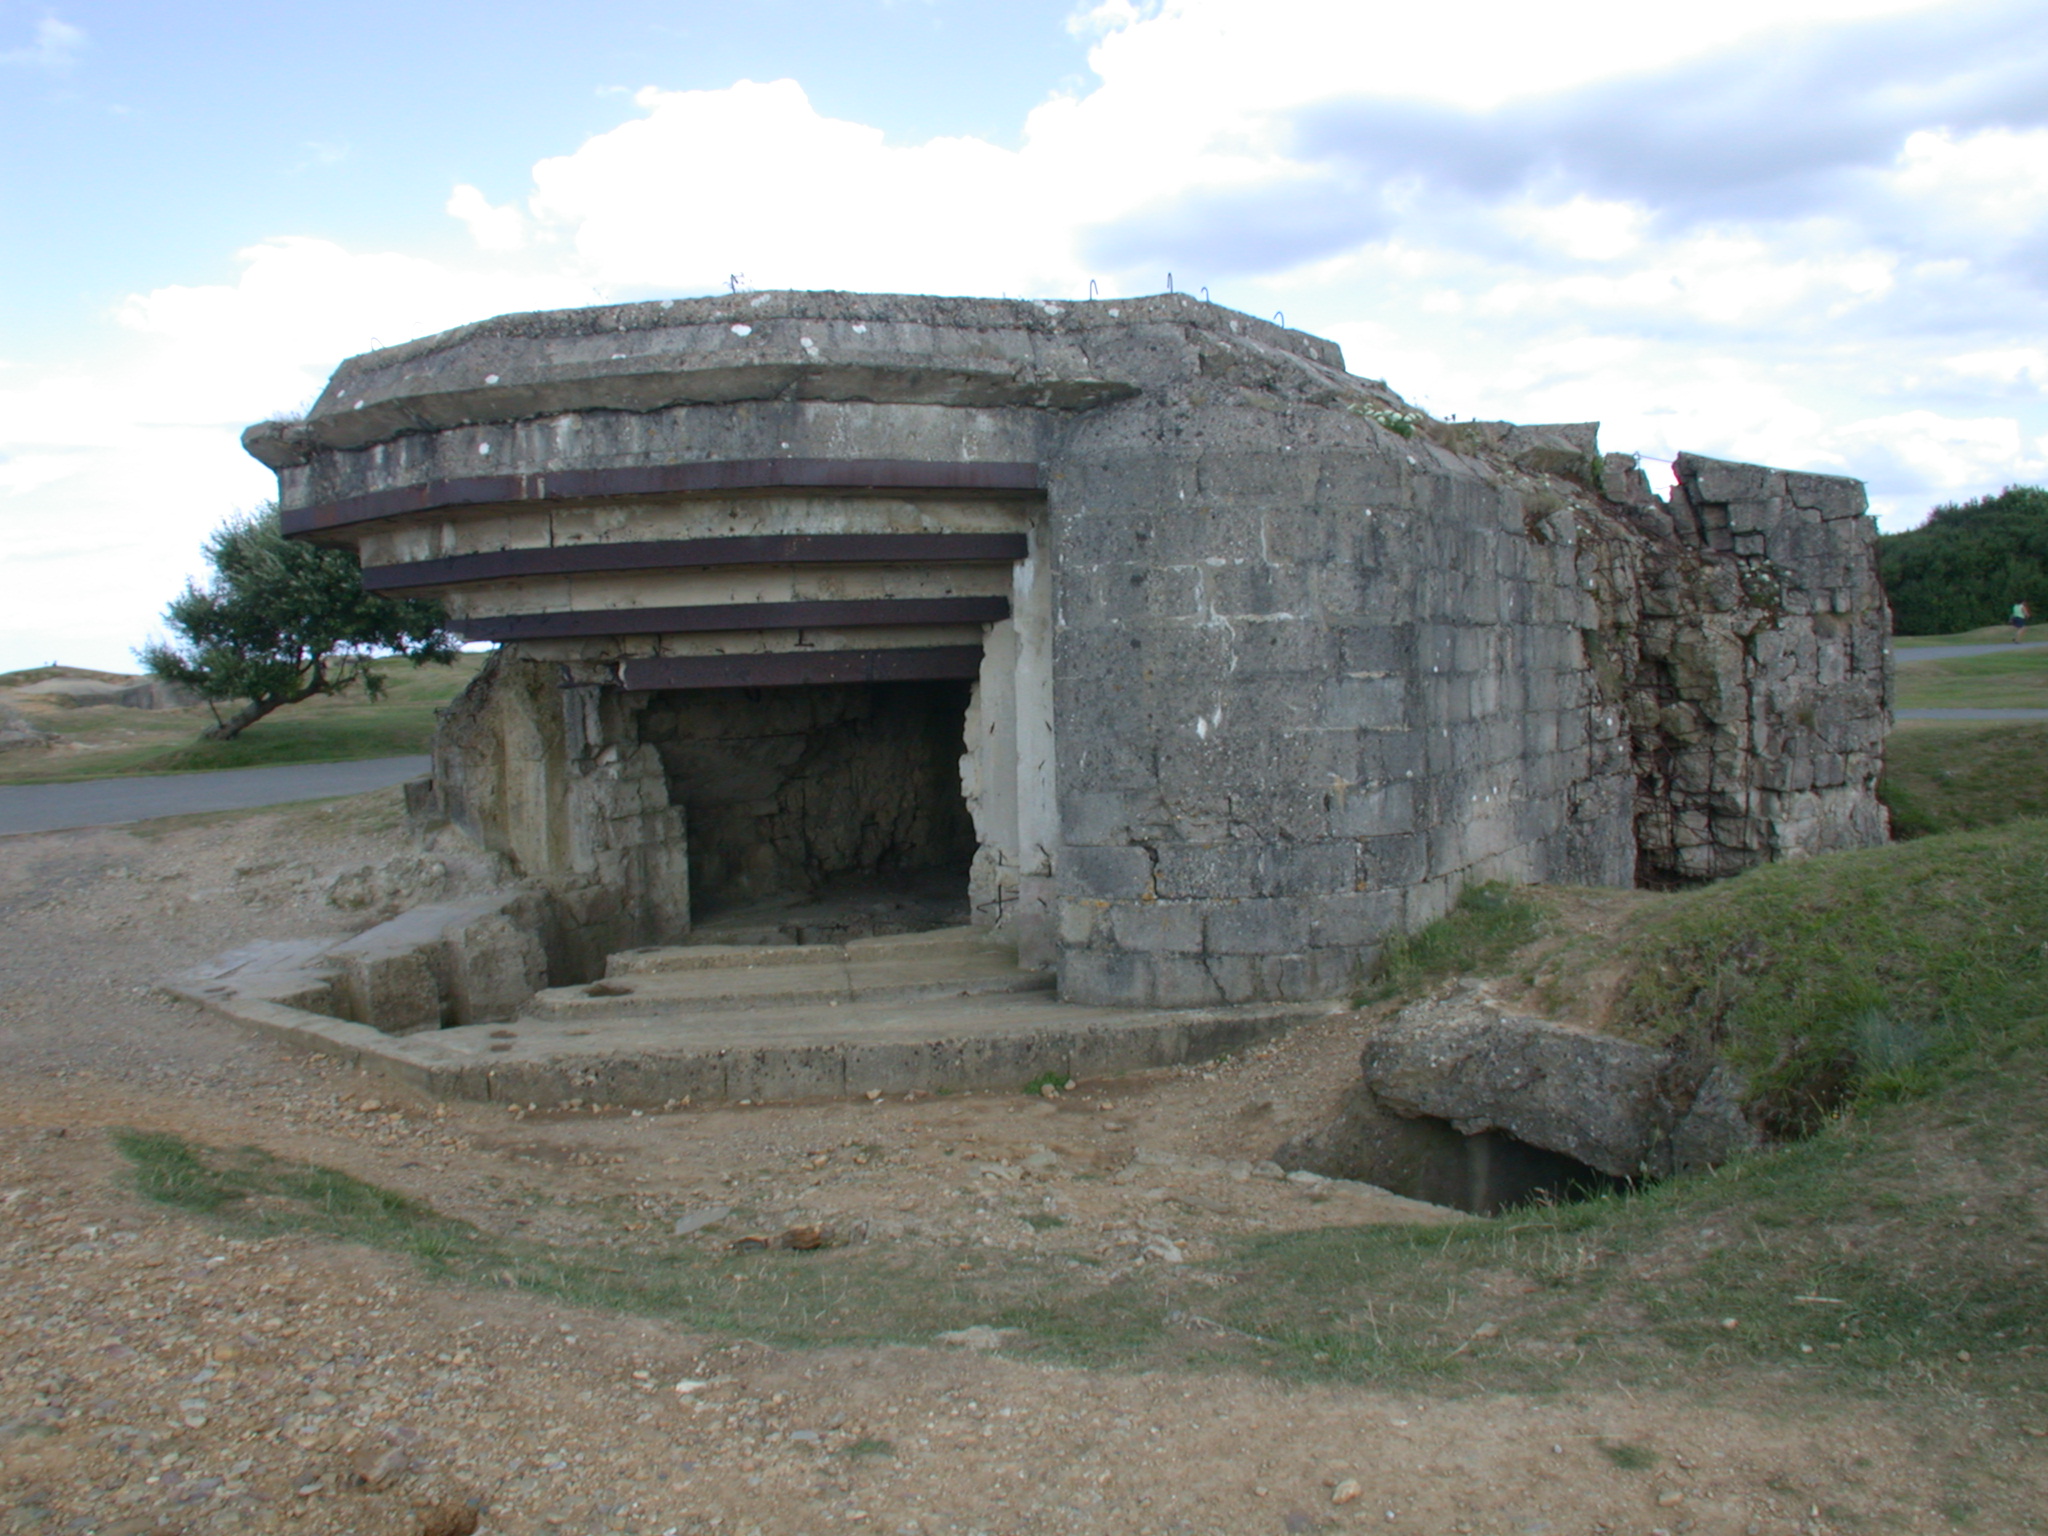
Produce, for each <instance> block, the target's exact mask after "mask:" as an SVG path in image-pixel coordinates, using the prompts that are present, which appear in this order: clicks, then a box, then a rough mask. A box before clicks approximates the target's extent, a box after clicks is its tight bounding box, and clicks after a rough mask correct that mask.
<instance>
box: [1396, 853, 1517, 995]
mask: <svg viewBox="0 0 2048 1536" xmlns="http://www.w3.org/2000/svg"><path fill="white" fill-rule="evenodd" d="M1542 915H1543V913H1542V908H1540V907H1539V906H1538V905H1537V904H1536V903H1535V902H1534V901H1532V900H1530V899H1529V897H1527V896H1526V895H1524V894H1521V893H1519V892H1517V891H1516V890H1514V889H1513V888H1512V887H1509V886H1506V885H1500V884H1497V883H1488V884H1485V885H1472V886H1467V887H1466V888H1465V890H1464V892H1463V893H1462V894H1461V895H1460V896H1459V897H1458V904H1457V905H1456V906H1455V907H1453V908H1452V909H1451V910H1450V911H1449V912H1448V913H1446V914H1445V915H1444V916H1442V917H1440V918H1438V919H1437V920H1436V921H1435V922H1433V923H1431V924H1430V925H1429V926H1428V927H1426V928H1424V929H1422V930H1421V931H1420V932H1418V933H1412V934H1404V935H1401V936H1398V937H1396V938H1393V939H1390V940H1388V942H1387V947H1386V948H1385V949H1384V950H1383V951H1381V953H1380V958H1379V963H1378V964H1377V965H1376V966H1375V967H1374V968H1373V972H1372V976H1371V978H1370V980H1369V982H1368V984H1367V986H1366V988H1365V990H1364V992H1363V993H1362V994H1361V995H1360V997H1359V998H1358V1001H1359V1003H1360V1004H1361V1005H1362V1004H1365V1003H1369V1002H1379V1001H1383V1000H1385V999H1387V998H1390V997H1400V996H1405V995H1407V994H1409V993H1412V992H1417V991H1420V990H1421V989H1422V988H1424V987H1427V986H1429V985H1430V984H1432V983H1433V982H1437V981H1442V980H1445V979H1447V978H1449V977H1452V976H1466V975H1472V974H1475V973H1479V972H1483V971H1486V970H1488V969H1489V968H1493V967H1497V966H1499V965H1500V963H1501V962H1502V961H1504V960H1505V959H1506V958H1507V957H1508V956H1509V955H1511V954H1513V953H1514V952H1515V951H1516V950H1518V949H1520V948H1521V947H1522V946H1523V945H1524V944H1527V943H1528V942H1529V941H1530V940H1531V939H1533V938H1535V937H1536V932H1537V927H1538V925H1539V923H1540V921H1541V918H1542Z"/></svg>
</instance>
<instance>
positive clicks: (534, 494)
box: [278, 459, 1045, 538]
mask: <svg viewBox="0 0 2048 1536" xmlns="http://www.w3.org/2000/svg"><path fill="white" fill-rule="evenodd" d="M776 490H791V491H839V492H845V493H849V494H869V495H886V494H888V493H890V492H905V493H931V492H944V493H949V494H952V495H959V496H1004V497H1033V498H1036V497H1040V496H1043V495H1044V494H1045V493H1044V490H1043V489H1042V488H1041V487H1040V485H1039V474H1038V466H1037V465H1036V464H1031V463H1016V462H1009V461H999V462H988V463H954V462H946V461H937V460H927V459H710V460H705V461H703V462H700V463H694V464H651V465H635V466H628V467H625V468H618V469H570V470H557V471H551V472H547V473H540V474H531V475H475V476H469V477H466V478H463V479H457V480H429V481H426V482H425V483H424V484H421V485H406V486H396V487H394V488H392V489H390V490H386V491H371V492H369V493H368V494H367V495H363V496H348V497H343V498H341V499H340V500H337V501H326V502H319V503H316V504H315V505H313V506H310V507H298V508H288V509H286V510H285V511H283V512H281V513H280V514H279V517H278V522H279V526H280V527H282V528H283V530H284V532H285V534H286V535H287V536H288V537H290V538H305V537H308V536H310V535H314V534H321V533H331V532H333V531H335V530H336V529H341V528H353V527H357V526H360V525H361V524H364V523H376V522H382V521H384V520H385V519H386V518H393V517H405V516H408V515H410V514H414V513H420V512H437V511H442V510H445V509H449V508H454V507H474V506H502V505H504V504H506V503H508V502H528V501H600V500H606V499H609V498H613V497H620V496H718V495H731V494H735V493H740V492H747V491H776Z"/></svg>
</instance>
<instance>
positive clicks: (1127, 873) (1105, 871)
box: [1054, 844, 1152, 901]
mask: <svg viewBox="0 0 2048 1536" xmlns="http://www.w3.org/2000/svg"><path fill="white" fill-rule="evenodd" d="M1054 867H1055V869H1056V870H1057V872H1058V875H1059V883H1060V890H1061V894H1062V895H1065V896H1068V897H1072V898H1087V897H1094V898H1098V899H1100V900H1104V901H1119V900H1135V899H1136V898H1138V897H1140V896H1147V895H1150V894H1151V893H1152V855H1151V853H1150V852H1149V851H1148V850H1146V849H1144V848H1128V847H1124V848H1117V847H1089V846H1087V845H1075V844H1069V845H1068V846H1066V847H1063V848H1061V849H1060V852H1059V857H1058V859H1057V861H1056V862H1055V866H1054Z"/></svg>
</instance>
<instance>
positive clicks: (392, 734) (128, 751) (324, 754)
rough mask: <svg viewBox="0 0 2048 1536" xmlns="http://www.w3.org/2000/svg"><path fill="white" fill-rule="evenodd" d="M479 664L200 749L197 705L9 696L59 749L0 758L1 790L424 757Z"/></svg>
mask: <svg viewBox="0 0 2048 1536" xmlns="http://www.w3.org/2000/svg"><path fill="white" fill-rule="evenodd" d="M484 659H485V658H484V657H483V656H482V655H472V654H464V655H462V656H458V657H457V658H456V660H455V661H454V663H453V664H452V665H449V666H439V665H434V664H429V665H427V666H424V667H414V666H413V665H412V664H411V663H410V662H404V661H400V662H396V663H393V664H392V665H391V666H390V667H389V668H387V669H386V678H387V686H386V688H385V691H384V697H383V698H382V699H370V698H368V697H366V696H365V695H363V694H361V693H360V692H352V693H349V694H346V695H343V696H342V697H340V698H317V699H308V700H307V701H306V702H305V703H303V704H294V705H291V706H289V707H288V708H285V709H281V710H279V711H278V712H277V713H275V714H273V715H270V716H268V717H267V718H265V719H262V720H259V721H257V722H256V724H254V725H252V726H250V727H249V728H248V729H247V730H245V731H244V732H243V733H242V734H241V735H240V736H238V737H236V738H235V739H234V740H233V741H207V740H205V739H204V738H203V737H202V736H201V734H200V733H201V732H202V731H204V730H205V729H206V728H207V727H208V726H210V725H211V724H212V723H213V715H212V712H211V711H209V710H208V709H207V708H206V707H205V706H204V705H195V706H193V707H191V708H189V709H161V710H151V709H124V708H121V707H120V706H118V705H111V704H95V705H87V706H83V707H78V708H66V707H63V706H59V705H51V704H47V703H40V702H38V701H37V700H35V699H34V698H33V697H21V696H14V697H13V698H12V702H14V703H15V704H16V706H17V707H18V708H20V709H21V710H22V711H23V713H25V714H27V715H28V716H29V717H30V719H32V720H33V721H34V722H35V724H37V725H38V726H40V727H42V728H43V729H44V730H46V731H55V732H57V733H58V734H59V735H61V736H62V737H63V738H64V740H63V742H62V744H60V745H58V746H55V747H52V748H49V749H46V750H45V749H36V750H30V751H17V752H10V753H8V754H6V755H5V756H4V757H0V783H4V784H50V783H63V782H68V781H71V780H76V779H108V778H123V777H127V776H129V775H131V774H145V773H203V772H206V771H208V770H211V769H216V768H268V767H273V766H276V765H279V764H284V763H341V762H353V761H356V760H358V759H361V758H366V757H401V756H405V755H407V754H410V753H415V752H424V751H426V750H427V744H428V742H429V741H430V740H431V739H432V738H433V734H434V712H435V711H436V710H438V709H439V708H441V706H443V705H444V704H446V703H448V701H449V700H451V699H453V698H454V697H455V696H456V695H457V694H458V693H460V692H461V691H462V690H463V688H464V687H466V686H467V685H468V683H469V680H470V679H471V678H472V677H474V676H476V674H477V672H478V671H479V670H480V669H481V668H482V665H483V662H484ZM0 697H9V696H8V695H6V694H0Z"/></svg>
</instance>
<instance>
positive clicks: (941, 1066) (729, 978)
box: [177, 930, 1342, 1108]
mask: <svg viewBox="0 0 2048 1536" xmlns="http://www.w3.org/2000/svg"><path fill="white" fill-rule="evenodd" d="M609 969H610V971H611V973H612V974H611V975H610V976H608V977H607V978H606V980H605V981H603V982H599V983H593V984H587V985H584V986H580V987H562V988H553V989H550V990H549V991H546V992H542V993H539V994H537V995H536V996H535V998H534V1000H533V1002H532V1003H531V1004H529V1005H528V1009H527V1011H526V1012H525V1013H523V1014H522V1015H521V1016H520V1017H519V1018H516V1019H513V1020H511V1021H509V1022H506V1023H502V1024H470V1025H464V1026H461V1027H458V1028H452V1029H438V1030H429V1031H425V1032H422V1033H418V1034H409V1035H391V1034H385V1033H383V1032H381V1031H379V1030H375V1029H372V1028H370V1027H369V1026H367V1025H363V1024H356V1023H352V1022H349V1021H347V1020H342V1019H334V1018H328V1017H324V1016H322V1015H320V1014H317V1013H311V1012H308V1011H306V1010H304V1009H302V1008H297V1007H292V1006H290V1005H288V1004H286V1003H282V1002H278V1001H276V1000H274V998H271V997H260V996H256V995H253V994H252V993H249V992H243V991H240V990H237V989H234V988H231V987H222V986H221V985H219V984H218V983H215V984H213V985H211V986H208V987H205V988H195V987H191V986H184V985H181V986H179V987H177V990H178V991H179V992H180V993H181V994H182V995H184V996H187V997H190V998H192V999H193V1000H194V1001H196V1002H199V1003H201V1004H202V1005H204V1006H205V1007H206V1008H207V1009H209V1010H210V1011H212V1012H213V1013H215V1014H217V1015H219V1016H220V1017H223V1018H227V1019H230V1020H233V1021H234V1022H236V1023H239V1024H242V1025H244V1026H246V1027H249V1028H252V1029H255V1030H258V1031H260V1032H262V1033H264V1034H266V1035H269V1036H271V1037H272V1038H275V1039H277V1040H279V1041H281V1042H283V1043H284V1044H286V1045H289V1046H291V1047H293V1048H294V1049H299V1050H306V1051H315V1052H319V1053H321V1054H323V1055H329V1056H334V1057H338V1058H340V1059H342V1060H344V1061H347V1062H348V1063H350V1064H351V1065H353V1066H355V1067H357V1068H359V1069H360V1070H363V1071H366V1072H373V1073H376V1074H378V1075H381V1076H384V1077H387V1078H390V1079H392V1080H394V1081H396V1082H401V1083H404V1084H407V1085H409V1086H411V1087H414V1088H416V1089H418V1090H420V1091H421V1092H424V1093H427V1094H430V1095H433V1096H435V1097H438V1098H447V1099H475V1100H482V1101H486V1102H495V1103H506V1104H533V1105H538V1106H542V1107H547V1106H551V1105H561V1104H563V1103H566V1102H567V1101H569V1100H572V1099H574V1100H580V1101H582V1102H584V1103H592V1102H596V1103H603V1104H616V1105H625V1106H631V1107H641V1108H652V1107H659V1106H663V1105H667V1104H672V1103H679V1102H682V1101H685V1100H688V1101H690V1102H693V1103H699V1104H702V1103H712V1102H732V1101H741V1100H750V1101H753V1102H757V1103H758V1102H762V1101H765V1100H789V1099H810V1098H839V1097H846V1096H858V1095H862V1094H867V1093H876V1092H879V1093H904V1092H909V1091H911V1090H915V1089H922V1090H924V1091H927V1092H938V1091H941V1090H951V1091H965V1090H976V1089H989V1090H998V1091H1005V1090H1007V1091H1015V1090H1018V1089H1021V1088H1023V1087H1024V1085H1025V1084H1026V1083H1028V1082H1030V1081H1031V1080H1032V1079H1034V1078H1036V1077H1038V1076H1039V1075H1041V1074H1043V1073H1047V1072H1051V1073H1055V1074H1058V1075H1060V1076H1062V1077H1073V1078H1076V1079H1087V1078H1103V1077H1114V1076H1119V1075H1122V1074H1125V1073H1130V1072H1140V1071H1146V1070H1151V1069H1155V1068H1159V1067H1168V1066H1175V1065H1178V1064H1180V1063H1182V1062H1188V1061H1200V1060H1206V1059H1209V1058H1213V1057H1216V1056H1220V1055H1223V1054H1226V1053H1228V1052H1231V1051H1235V1050H1240V1049H1242V1048H1244V1047H1245V1046H1248V1045H1252V1044H1254V1043H1256V1042H1258V1041H1260V1040H1263V1039H1266V1038H1268V1037H1270V1036H1272V1035H1275V1034H1278V1033H1280V1032H1282V1031H1284V1030H1286V1029H1288V1028H1289V1027H1291V1026H1292V1025H1294V1024H1297V1023H1301V1022H1304V1021H1306V1020H1308V1019H1313V1018H1319V1017H1322V1016H1324V1015H1326V1014H1328V1013H1330V1012H1333V1011H1335V1010H1336V1009H1337V1008H1338V1007H1340V1006H1342V1005H1341V1004H1339V1003H1334V1002H1333V1003H1320V1004H1287V1005H1278V1006H1252V1007H1238V1008H1217V1009H1202V1010H1176V1011H1158V1010H1150V1009H1103V1008H1090V1007H1080V1006H1075V1005H1070V1004H1065V1003H1061V1002H1059V1001H1058V1000H1057V999H1056V998H1054V997H1053V996H1052V995H1051V986H1052V978H1051V977H1050V975H1048V974H1046V973H1042V972H1028V971H1022V970H1019V969H1018V968H1017V965H1016V960H1015V956H1014V954H1013V953H1011V952H1010V951H1007V950H1005V949H1003V948H1002V947H1001V946H997V945H993V944H990V943H988V942H987V940H985V939H984V938H982V937H981V936H980V935H979V934H975V933H973V932H971V931H970V930H944V931H941V932H939V933H935V934H920V935H910V936H906V937H902V938H877V939H862V940H855V941H853V942H852V943H850V944H845V945H816V946H812V945H804V946H796V945H780V946H713V945H704V946H679V947H677V948H675V949H666V950H638V951H631V952H628V953H625V954H621V955H617V956H614V957H613V963H612V966H611V967H610V968H609ZM625 986H630V987H631V988H632V989H633V990H631V991H624V990H621V988H623V987H625ZM608 988H609V989H610V990H607V989H608ZM593 994H595V995H593Z"/></svg>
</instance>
